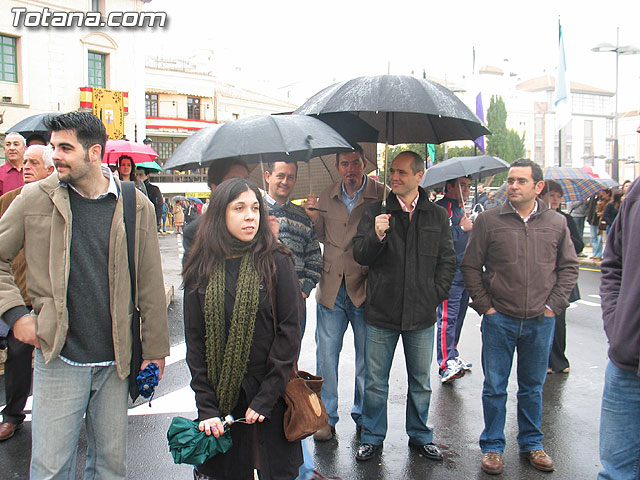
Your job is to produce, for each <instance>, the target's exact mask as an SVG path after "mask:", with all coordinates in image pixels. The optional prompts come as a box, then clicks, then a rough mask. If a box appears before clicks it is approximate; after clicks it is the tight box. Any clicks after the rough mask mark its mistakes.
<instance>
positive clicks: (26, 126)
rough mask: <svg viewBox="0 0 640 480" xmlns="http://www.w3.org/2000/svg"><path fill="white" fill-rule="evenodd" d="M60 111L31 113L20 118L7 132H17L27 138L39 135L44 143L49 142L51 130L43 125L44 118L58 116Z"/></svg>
mask: <svg viewBox="0 0 640 480" xmlns="http://www.w3.org/2000/svg"><path fill="white" fill-rule="evenodd" d="M58 115H61V113H57V112H54V113H39V114H37V115H31V116H30V117H27V118H25V119H24V120H20V121H19V122H18V123H16V124H15V125H14V126H13V127H11V128H10V129H9V130H7V133H13V132H15V133H19V134H20V135H22V136H23V137H24V138H26V139H27V140H29V137H32V136H34V135H38V136H41V137H42V138H43V139H44V140H45V143H48V142H49V139H50V138H51V132H49V130H48V129H47V127H45V125H44V120H45V118H47V117H50V116H54V117H55V116H58Z"/></svg>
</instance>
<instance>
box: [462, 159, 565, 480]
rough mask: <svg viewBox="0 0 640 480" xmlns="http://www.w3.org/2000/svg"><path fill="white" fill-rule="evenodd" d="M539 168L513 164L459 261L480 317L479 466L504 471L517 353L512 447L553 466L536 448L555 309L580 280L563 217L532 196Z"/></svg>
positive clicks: (542, 466)
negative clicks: (502, 191)
mask: <svg viewBox="0 0 640 480" xmlns="http://www.w3.org/2000/svg"><path fill="white" fill-rule="evenodd" d="M542 178H543V175H542V168H540V165H538V164H537V163H535V162H532V161H531V160H527V159H520V160H516V161H515V162H513V163H512V164H511V168H510V169H509V175H508V177H507V195H508V199H507V200H506V201H505V202H504V203H503V204H502V205H501V206H499V207H496V208H494V209H491V210H488V211H486V212H483V213H481V214H480V215H479V216H478V218H477V219H476V221H475V223H474V225H473V230H472V231H471V238H470V239H469V243H468V245H467V250H466V252H465V255H464V258H463V260H462V264H461V266H460V268H461V270H462V275H463V278H464V283H465V285H466V287H467V290H469V294H470V295H471V298H472V299H473V303H472V304H471V307H472V308H474V309H475V310H476V311H477V312H478V313H479V314H480V315H483V319H482V328H481V330H482V369H483V372H484V386H483V389H482V408H483V411H484V425H485V426H484V431H483V432H482V435H481V436H480V448H481V450H482V463H481V466H482V470H484V471H485V472H486V473H489V474H492V475H496V474H499V473H501V472H502V454H503V452H504V447H505V436H504V424H505V417H506V403H507V384H508V381H509V374H510V373H511V365H512V362H513V354H514V351H515V349H516V348H517V350H518V367H517V371H518V446H519V447H520V453H521V454H522V455H523V456H525V457H526V458H527V459H528V460H529V462H530V463H531V465H532V466H533V467H534V468H537V469H538V470H542V471H553V469H554V467H553V461H552V460H551V457H549V456H548V455H547V454H546V453H545V451H544V450H543V447H542V438H543V434H542V430H541V429H540V425H541V423H542V387H543V385H544V381H545V378H546V376H547V366H548V363H549V351H550V349H551V342H552V340H553V332H554V327H555V314H556V313H560V312H562V311H563V310H564V309H566V308H567V307H568V306H569V301H568V299H569V294H570V293H571V290H573V287H574V286H575V284H576V281H577V279H578V257H577V256H576V252H575V249H574V247H573V243H572V242H571V235H570V233H569V229H568V228H567V222H566V220H565V219H564V217H563V216H562V215H560V214H559V213H558V212H556V211H553V210H550V209H549V208H547V207H546V206H545V204H544V203H543V202H542V201H540V200H537V199H536V197H537V195H539V194H540V192H541V191H542V189H543V188H544V181H543V179H542Z"/></svg>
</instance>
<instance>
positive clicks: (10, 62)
mask: <svg viewBox="0 0 640 480" xmlns="http://www.w3.org/2000/svg"><path fill="white" fill-rule="evenodd" d="M0 80H1V81H3V82H14V83H18V55H17V48H16V38H15V37H7V36H5V35H0Z"/></svg>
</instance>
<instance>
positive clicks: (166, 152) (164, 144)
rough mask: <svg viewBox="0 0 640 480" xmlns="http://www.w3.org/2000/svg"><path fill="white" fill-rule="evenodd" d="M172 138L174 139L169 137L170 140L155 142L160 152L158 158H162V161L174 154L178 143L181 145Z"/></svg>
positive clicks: (155, 146) (154, 146) (156, 149)
mask: <svg viewBox="0 0 640 480" xmlns="http://www.w3.org/2000/svg"><path fill="white" fill-rule="evenodd" d="M172 140H173V139H171V138H169V139H168V141H167V140H163V141H154V142H153V148H154V149H155V151H156V152H158V159H160V160H162V163H164V162H165V161H166V160H167V159H168V158H169V157H170V156H171V155H172V154H173V152H174V151H175V149H176V148H178V145H180V144H179V143H177V142H174V141H172Z"/></svg>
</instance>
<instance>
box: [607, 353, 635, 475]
mask: <svg viewBox="0 0 640 480" xmlns="http://www.w3.org/2000/svg"><path fill="white" fill-rule="evenodd" d="M600 461H601V462H602V467H603V468H602V471H601V472H600V474H599V475H598V479H599V480H618V479H624V480H628V479H636V480H637V479H640V377H638V375H637V372H635V371H630V370H623V369H621V368H619V367H618V366H616V365H615V364H614V363H613V362H612V361H611V360H609V364H608V365H607V370H606V373H605V376H604V392H603V393H602V413H601V415H600Z"/></svg>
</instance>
